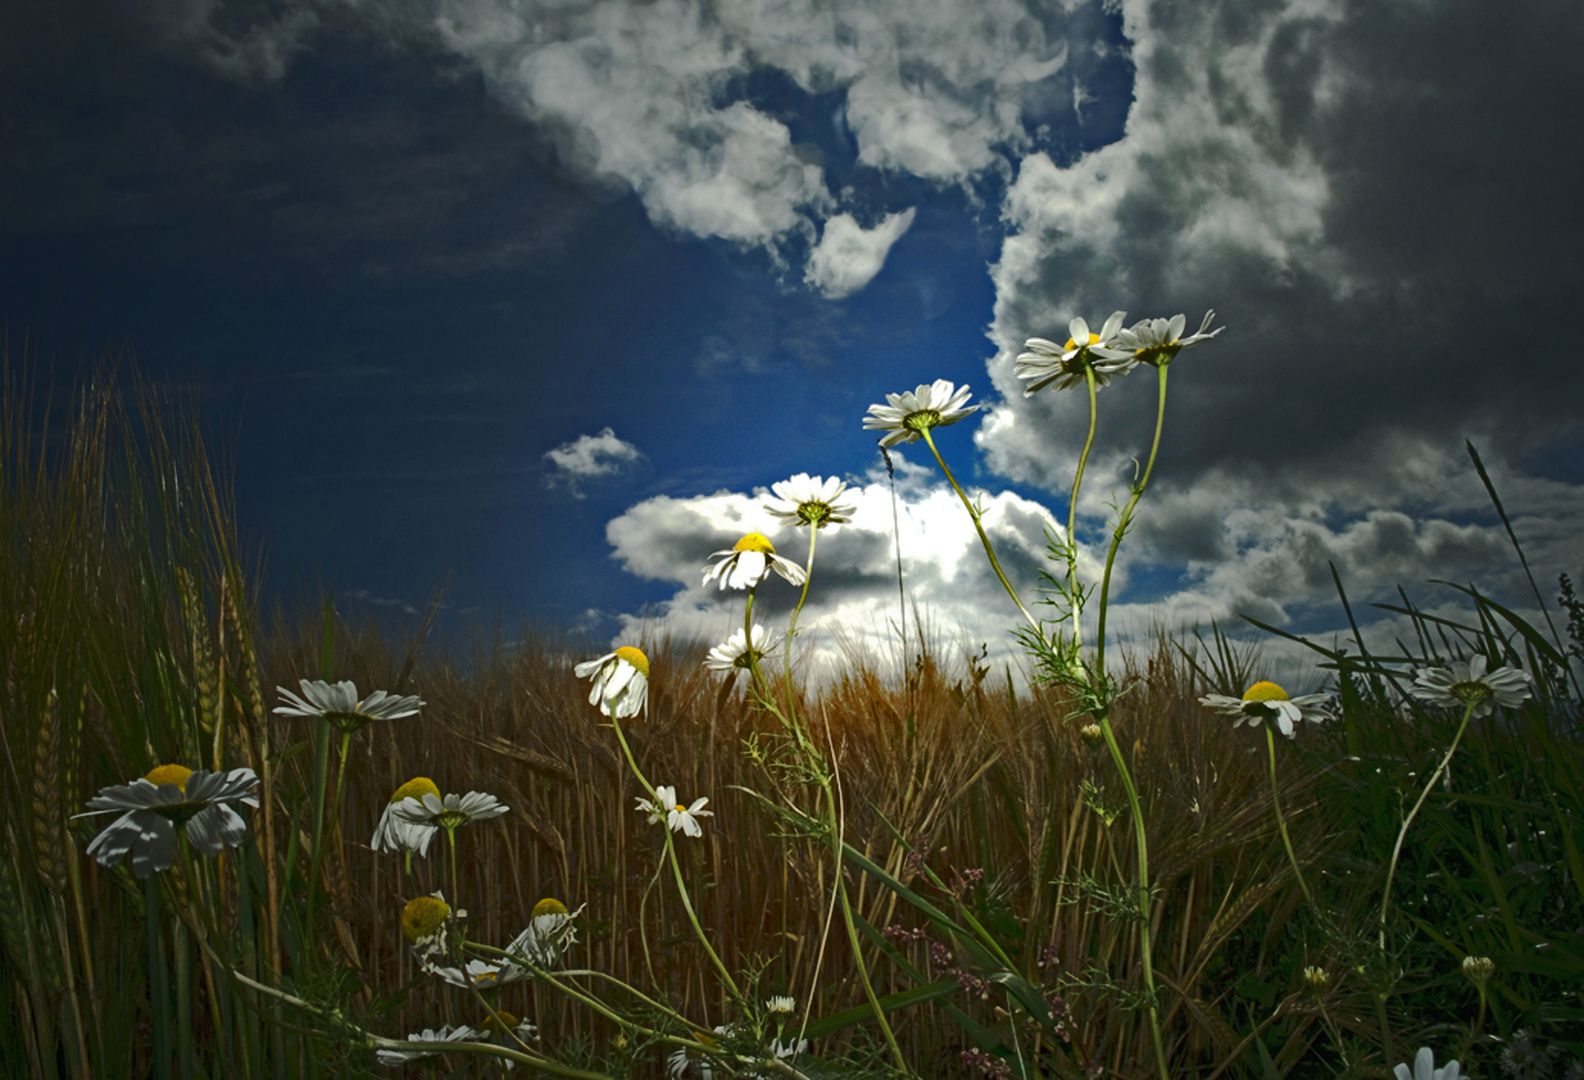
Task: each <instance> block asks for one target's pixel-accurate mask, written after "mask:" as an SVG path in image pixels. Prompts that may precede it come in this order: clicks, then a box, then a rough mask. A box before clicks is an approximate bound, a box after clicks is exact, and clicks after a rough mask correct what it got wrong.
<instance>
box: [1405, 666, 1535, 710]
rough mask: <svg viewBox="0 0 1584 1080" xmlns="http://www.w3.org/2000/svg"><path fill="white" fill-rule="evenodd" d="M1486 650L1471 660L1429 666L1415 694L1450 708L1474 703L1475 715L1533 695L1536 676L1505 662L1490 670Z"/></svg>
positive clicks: (1416, 682)
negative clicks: (1531, 687)
mask: <svg viewBox="0 0 1584 1080" xmlns="http://www.w3.org/2000/svg"><path fill="white" fill-rule="evenodd" d="M1487 663H1489V661H1488V660H1486V658H1485V655H1484V654H1483V653H1475V654H1474V655H1473V656H1472V657H1470V658H1469V659H1468V661H1467V662H1465V661H1462V660H1454V661H1452V662H1451V663H1450V664H1448V665H1447V666H1446V667H1433V668H1426V669H1425V670H1423V671H1421V672H1419V673H1418V674H1417V675H1416V676H1415V677H1414V684H1413V686H1412V688H1411V692H1412V693H1413V696H1414V697H1416V698H1418V699H1419V700H1420V701H1423V702H1426V703H1427V704H1430V705H1443V706H1446V707H1447V708H1452V709H1455V708H1458V707H1459V706H1472V707H1473V710H1474V712H1473V715H1474V716H1489V715H1490V714H1491V712H1492V711H1493V709H1494V708H1495V706H1497V705H1505V706H1506V707H1507V708H1509V709H1511V708H1516V707H1517V706H1518V705H1521V704H1523V700H1524V699H1525V698H1527V697H1528V696H1529V684H1530V683H1531V682H1533V680H1532V679H1531V678H1530V677H1529V673H1528V672H1527V671H1524V670H1523V669H1521V668H1515V667H1507V666H1502V667H1499V668H1497V669H1496V670H1495V671H1492V672H1490V673H1488V674H1487V673H1486V671H1485V665H1486V664H1487Z"/></svg>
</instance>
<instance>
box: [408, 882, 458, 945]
mask: <svg viewBox="0 0 1584 1080" xmlns="http://www.w3.org/2000/svg"><path fill="white" fill-rule="evenodd" d="M450 919H451V905H450V904H448V903H446V902H445V896H444V895H443V894H442V893H440V892H439V891H438V890H437V891H435V892H432V893H430V894H429V895H428V896H420V897H418V898H417V899H416V900H409V901H407V906H406V907H404V908H402V914H401V928H402V936H403V937H405V938H406V939H407V943H408V944H409V945H411V946H412V947H413V951H414V952H415V953H417V954H418V956H419V958H420V959H422V960H423V961H425V962H426V963H427V962H428V960H429V959H430V958H432V957H434V956H435V955H437V954H440V953H443V952H444V951H445V928H446V923H447V922H449V921H450Z"/></svg>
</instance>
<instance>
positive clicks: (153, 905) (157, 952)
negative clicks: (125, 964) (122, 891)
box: [143, 874, 171, 1080]
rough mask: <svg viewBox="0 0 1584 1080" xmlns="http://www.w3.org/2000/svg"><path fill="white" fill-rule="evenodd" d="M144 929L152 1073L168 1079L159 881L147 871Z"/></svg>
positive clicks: (167, 1021)
mask: <svg viewBox="0 0 1584 1080" xmlns="http://www.w3.org/2000/svg"><path fill="white" fill-rule="evenodd" d="M143 918H144V923H145V926H144V929H145V930H147V932H148V979H149V1006H150V1008H149V1011H150V1012H151V1013H152V1014H153V1016H152V1017H151V1020H152V1025H151V1026H152V1027H153V1029H154V1075H155V1076H156V1077H158V1078H159V1080H170V1074H171V1059H170V1052H171V1045H170V1044H171V1035H170V1013H169V1011H168V1010H169V1007H170V995H169V994H168V993H167V992H166V989H165V983H166V970H167V969H166V967H165V950H164V948H163V947H162V946H161V943H160V923H161V921H162V917H161V914H160V881H159V876H158V875H156V874H150V875H149V876H148V877H146V878H144V879H143Z"/></svg>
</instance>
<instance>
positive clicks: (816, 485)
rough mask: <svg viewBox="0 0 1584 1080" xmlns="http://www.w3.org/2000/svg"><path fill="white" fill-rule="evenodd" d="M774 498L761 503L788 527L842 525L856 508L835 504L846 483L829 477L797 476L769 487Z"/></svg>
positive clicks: (849, 518) (844, 489) (840, 503)
mask: <svg viewBox="0 0 1584 1080" xmlns="http://www.w3.org/2000/svg"><path fill="white" fill-rule="evenodd" d="M770 490H772V491H774V492H775V493H776V497H775V498H773V499H771V500H770V501H769V502H768V503H766V504H765V509H766V510H769V511H770V512H771V513H772V514H774V515H775V516H776V517H778V518H780V519H781V520H783V521H785V522H786V523H787V524H789V525H813V526H814V527H815V528H817V529H823V528H824V527H825V526H827V525H845V524H847V523H848V522H849V521H851V520H852V516H853V513H854V511H855V510H856V509H857V507H855V506H853V505H852V504H850V503H843V502H839V501H837V500H839V499H840V498H841V494H842V492H844V491H846V490H847V482H846V481H845V480H841V479H838V478H837V477H834V476H833V477H831V478H830V479H828V480H827V479H826V478H825V477H823V476H814V477H811V476H809V474H808V473H798V474H797V475H796V476H794V477H791V478H790V479H787V480H778V481H776V482H775V483H774V484H772V485H770Z"/></svg>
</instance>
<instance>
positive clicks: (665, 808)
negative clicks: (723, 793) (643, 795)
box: [634, 787, 715, 836]
mask: <svg viewBox="0 0 1584 1080" xmlns="http://www.w3.org/2000/svg"><path fill="white" fill-rule="evenodd" d="M655 798H656V799H658V800H659V802H657V803H652V802H650V801H649V800H648V799H639V800H638V805H637V806H636V807H634V809H637V810H643V811H646V812H647V813H648V814H649V822H650V824H653V825H658V824H659V823H660V822H661V820H662V819H664V820H665V822H666V824H668V825H670V826H671V831H672V832H679V833H686V834H687V835H688V836H703V835H704V827H703V826H702V825H700V824H699V823H698V819H699V818H701V817H713V816H714V814H715V811H713V810H705V809H704V806H705V804H706V803H708V802H709V800H708V799H694V800H693V805H692V806H687V807H684V806H683V805H682V804H681V803H679V802H677V797H676V788H673V787H657V788H655Z"/></svg>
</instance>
